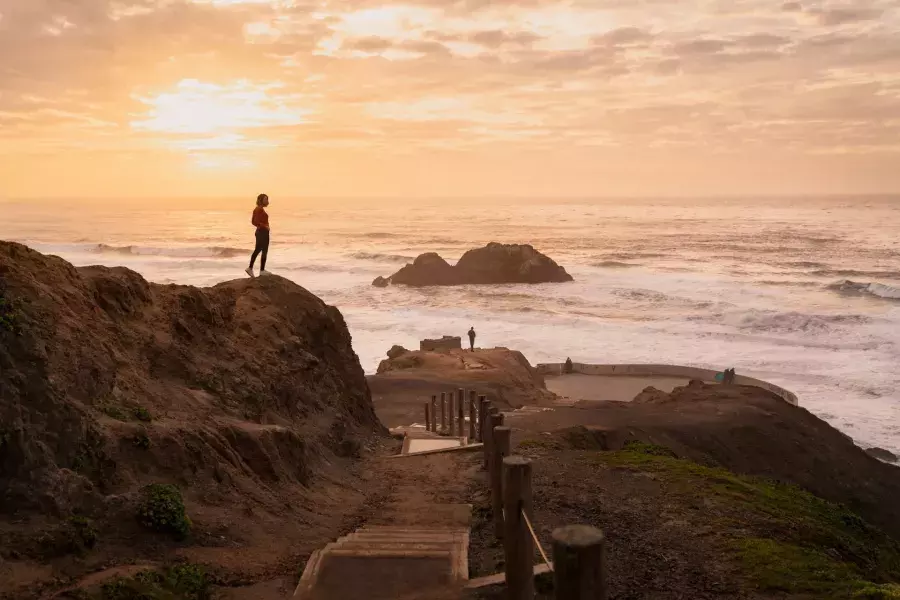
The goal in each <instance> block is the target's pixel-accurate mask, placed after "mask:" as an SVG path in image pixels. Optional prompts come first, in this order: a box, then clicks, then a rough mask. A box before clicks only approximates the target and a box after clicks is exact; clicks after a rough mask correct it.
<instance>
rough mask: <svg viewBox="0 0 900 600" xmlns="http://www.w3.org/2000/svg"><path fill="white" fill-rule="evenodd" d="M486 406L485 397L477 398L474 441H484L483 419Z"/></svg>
mask: <svg viewBox="0 0 900 600" xmlns="http://www.w3.org/2000/svg"><path fill="white" fill-rule="evenodd" d="M486 405H487V396H478V426H477V428H476V429H475V441H477V442H481V441H484V417H485V415H486V414H487V412H486V410H485V406H486Z"/></svg>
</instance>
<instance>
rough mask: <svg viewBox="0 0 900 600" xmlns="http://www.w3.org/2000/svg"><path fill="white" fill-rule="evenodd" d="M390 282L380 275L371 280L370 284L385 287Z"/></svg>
mask: <svg viewBox="0 0 900 600" xmlns="http://www.w3.org/2000/svg"><path fill="white" fill-rule="evenodd" d="M390 284H391V281H390V280H389V279H385V278H384V277H382V276H380V275H379V276H378V277H376V278H375V281H373V282H372V285H374V286H375V287H387V286H389V285H390Z"/></svg>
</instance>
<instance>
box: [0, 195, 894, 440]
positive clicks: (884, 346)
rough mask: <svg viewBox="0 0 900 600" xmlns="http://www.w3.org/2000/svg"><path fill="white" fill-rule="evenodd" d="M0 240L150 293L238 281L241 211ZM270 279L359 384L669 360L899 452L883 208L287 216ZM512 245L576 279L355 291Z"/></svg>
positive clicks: (28, 211) (375, 207)
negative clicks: (480, 356)
mask: <svg viewBox="0 0 900 600" xmlns="http://www.w3.org/2000/svg"><path fill="white" fill-rule="evenodd" d="M0 207H2V211H3V219H2V220H0V239H5V240H12V241H17V242H21V243H25V244H28V245H29V246H31V247H33V248H35V249H37V250H39V251H41V252H45V253H50V254H56V255H59V256H61V257H63V258H65V259H66V260H69V261H71V262H72V263H74V264H76V265H79V266H81V265H90V264H104V265H110V266H112V265H121V266H126V267H129V268H131V269H134V270H136V271H138V272H139V273H141V274H142V275H143V276H144V277H146V278H147V279H148V280H150V281H154V282H158V283H180V284H193V285H212V284H215V283H217V282H221V281H225V280H228V279H233V278H238V277H245V275H244V273H243V269H244V268H246V266H247V261H248V257H249V254H250V251H251V250H252V247H253V228H252V227H251V225H250V213H251V211H252V209H253V207H254V199H253V198H250V199H248V200H246V201H237V200H210V199H204V200H181V201H171V200H165V201H163V200H160V201H149V200H133V201H126V200H115V201H111V200H104V201H99V200H81V201H75V200H69V201H58V200H57V201H35V200H31V201H27V202H26V201H11V200H6V201H0ZM269 214H270V219H271V223H272V246H271V250H270V253H269V264H268V268H269V270H270V271H272V272H273V273H276V274H278V275H282V276H284V277H287V278H289V279H292V280H293V281H295V282H297V283H298V284H300V285H302V286H303V287H305V288H307V289H308V290H310V291H311V292H313V293H315V294H317V295H319V296H320V297H322V298H323V299H324V300H325V301H326V302H328V303H329V304H333V305H335V306H337V307H338V308H339V309H340V310H341V312H342V313H343V314H344V317H345V319H346V320H347V323H348V325H349V327H350V330H351V333H352V335H353V346H354V348H355V350H356V352H357V354H358V355H359V358H360V361H361V363H362V365H363V367H364V368H365V370H366V371H367V372H370V373H371V372H374V371H375V369H376V368H377V366H378V363H379V361H380V360H381V359H382V358H384V356H385V352H386V351H387V350H388V348H390V347H391V346H392V345H394V344H400V345H403V346H406V347H408V348H417V347H418V341H419V340H420V339H422V338H426V337H436V336H437V337H439V336H441V335H451V334H452V335H461V336H464V335H465V332H466V331H467V330H468V328H469V327H470V326H474V327H475V329H476V330H477V332H478V340H477V343H478V345H480V346H506V347H509V348H514V349H518V350H521V351H522V352H523V353H524V354H525V355H526V356H527V357H528V358H529V360H530V361H531V362H532V363H538V362H561V361H563V360H565V359H566V357H571V358H572V360H573V361H576V362H594V363H675V364H683V365H691V366H698V367H707V368H713V369H724V368H726V367H735V369H736V370H737V372H738V373H739V374H747V375H751V376H753V377H759V378H762V379H766V380H768V381H771V382H773V383H776V384H778V385H780V386H783V387H785V388H787V389H789V390H792V391H793V392H795V393H796V394H797V395H798V396H799V399H800V403H801V405H802V406H803V407H805V408H807V409H808V410H810V411H812V412H813V413H815V414H816V415H818V416H819V417H821V418H823V419H825V420H827V421H829V422H830V423H831V424H832V425H834V426H836V427H838V428H839V429H840V430H842V431H844V432H845V433H847V434H848V435H850V436H851V437H853V438H854V439H855V440H856V441H857V443H859V444H860V445H862V446H865V447H868V446H881V447H884V448H887V449H890V450H892V451H894V452H895V453H900V198H891V197H860V198H852V197H841V198H837V197H834V198H777V199H773V198H766V199H759V198H746V199H702V200H699V199H666V200H651V199H640V200H636V199H602V200H599V199H598V200H591V199H585V200H559V201H553V200H487V199H485V200H473V199H465V200H459V199H443V200H397V199H381V200H375V199H367V200H313V199H305V200H288V199H281V198H278V197H274V198H272V205H271V206H270V207H269ZM490 241H496V242H505V243H529V244H532V245H534V246H535V247H536V248H537V249H538V250H540V251H542V252H544V253H546V254H548V255H549V256H550V257H552V258H554V259H555V260H556V261H557V262H558V263H560V264H561V265H563V266H564V267H565V268H566V269H567V270H568V271H569V273H571V274H572V275H573V276H574V278H575V282H573V283H569V284H550V285H535V286H517V285H501V286H467V287H456V288H426V289H405V288H401V287H390V288H387V289H379V288H375V287H372V286H371V282H372V280H373V279H374V278H375V277H376V276H378V275H385V276H386V275H390V274H391V273H393V272H394V271H396V270H397V269H399V268H400V267H401V266H403V265H404V264H405V263H407V262H411V261H412V260H413V258H414V257H415V256H417V255H418V254H420V253H422V252H428V251H435V252H438V253H440V254H441V255H442V256H443V257H444V258H446V259H448V260H451V261H454V260H456V259H457V258H459V257H460V256H461V255H462V253H463V252H464V251H465V250H467V249H469V248H473V247H477V246H482V245H484V244H485V243H487V242H490Z"/></svg>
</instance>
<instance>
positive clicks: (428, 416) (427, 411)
mask: <svg viewBox="0 0 900 600" xmlns="http://www.w3.org/2000/svg"><path fill="white" fill-rule="evenodd" d="M425 431H431V405H430V404H428V403H427V402H426V403H425Z"/></svg>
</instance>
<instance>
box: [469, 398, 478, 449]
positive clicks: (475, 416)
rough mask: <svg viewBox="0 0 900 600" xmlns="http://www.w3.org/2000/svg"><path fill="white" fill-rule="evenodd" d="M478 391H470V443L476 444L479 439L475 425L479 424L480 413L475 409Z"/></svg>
mask: <svg viewBox="0 0 900 600" xmlns="http://www.w3.org/2000/svg"><path fill="white" fill-rule="evenodd" d="M477 394H478V392H476V391H475V390H472V391H470V392H469V443H470V444H474V443H475V442H477V441H478V440H477V439H476V438H475V431H476V428H475V426H476V425H477V424H478V413H477V412H476V409H475V400H476V396H477Z"/></svg>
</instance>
